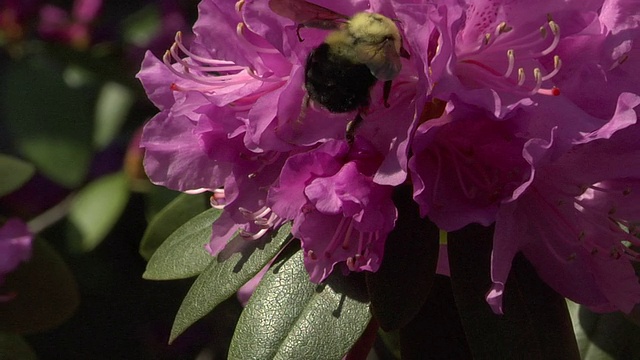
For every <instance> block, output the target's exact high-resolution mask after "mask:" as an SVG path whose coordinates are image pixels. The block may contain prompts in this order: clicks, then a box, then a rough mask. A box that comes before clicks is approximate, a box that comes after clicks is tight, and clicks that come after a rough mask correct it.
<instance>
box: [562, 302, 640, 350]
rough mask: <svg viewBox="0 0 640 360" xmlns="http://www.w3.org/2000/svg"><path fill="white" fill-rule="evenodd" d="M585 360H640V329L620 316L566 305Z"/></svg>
mask: <svg viewBox="0 0 640 360" xmlns="http://www.w3.org/2000/svg"><path fill="white" fill-rule="evenodd" d="M567 305H568V306H569V310H570V312H571V318H572V320H573V329H574V331H575V334H576V339H577V341H578V346H579V348H580V356H581V358H582V359H583V360H614V359H640V343H639V342H638V339H640V328H639V327H638V326H637V325H636V324H634V323H633V322H631V321H630V320H628V319H627V318H626V317H625V315H623V314H622V313H620V312H614V313H608V314H597V313H594V312H592V311H590V310H589V309H587V308H586V307H584V306H581V305H578V304H575V303H572V302H567Z"/></svg>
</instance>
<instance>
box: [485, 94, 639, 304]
mask: <svg viewBox="0 0 640 360" xmlns="http://www.w3.org/2000/svg"><path fill="white" fill-rule="evenodd" d="M638 104H639V102H638V101H636V102H635V103H634V105H635V106H637V105H638ZM638 136H640V126H639V125H637V124H636V125H633V126H630V127H628V128H625V129H623V130H619V131H618V132H616V133H615V134H613V135H612V136H611V138H610V139H608V140H606V139H596V140H592V139H585V141H584V143H581V142H579V141H576V143H577V144H576V145H575V146H574V147H573V148H572V149H571V150H570V151H569V152H567V153H566V154H564V155H563V156H561V157H560V158H557V159H549V158H548V157H546V156H545V155H544V154H543V153H539V154H536V155H534V156H532V157H531V158H530V162H531V164H532V167H534V168H535V171H536V176H535V178H534V179H533V181H532V182H531V184H530V185H529V187H528V188H527V190H526V191H525V192H524V193H522V195H521V196H519V197H518V199H517V200H515V201H513V202H510V203H508V204H505V205H503V206H502V207H501V208H500V211H499V213H498V216H497V220H496V232H495V237H494V249H493V256H492V279H493V282H494V285H493V287H492V289H491V291H490V292H489V293H488V294H487V301H488V302H489V304H490V305H491V306H492V307H493V309H494V311H496V312H501V311H502V308H501V307H502V294H503V291H504V284H505V282H506V278H507V275H508V273H509V269H510V266H511V265H510V264H511V260H512V259H513V256H514V255H515V254H516V252H518V251H522V252H523V253H524V255H525V256H526V257H527V259H529V261H531V262H532V263H533V265H534V266H535V267H536V270H537V272H538V274H539V275H540V276H541V277H542V279H543V280H545V281H546V282H547V283H548V284H549V285H550V286H551V287H553V288H554V289H555V290H556V291H558V292H559V293H560V294H562V295H564V296H566V297H568V298H569V299H571V300H573V301H576V302H578V303H581V304H584V305H587V306H589V307H591V308H592V309H594V310H597V311H614V310H621V311H624V312H627V313H629V312H630V311H631V310H632V309H633V307H634V306H635V305H636V304H638V303H640V284H639V283H638V279H637V277H636V275H635V272H634V269H633V266H632V262H633V261H637V260H638V259H640V256H639V254H638V253H636V252H635V251H634V250H633V249H632V247H637V246H638V245H640V242H639V241H638V238H637V235H638V229H637V227H636V226H637V221H638V219H640V207H639V206H638V204H639V203H640V202H639V201H640V198H639V197H638V196H639V193H640V192H639V190H640V168H639V167H638V159H640V149H639V148H638V142H637V141H638ZM546 147H548V148H551V147H553V144H551V143H548V144H547V145H546Z"/></svg>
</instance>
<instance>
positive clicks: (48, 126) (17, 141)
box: [0, 57, 95, 187]
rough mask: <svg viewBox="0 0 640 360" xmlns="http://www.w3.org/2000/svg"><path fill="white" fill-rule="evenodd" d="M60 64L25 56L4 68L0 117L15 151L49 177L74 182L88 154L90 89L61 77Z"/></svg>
mask: <svg viewBox="0 0 640 360" xmlns="http://www.w3.org/2000/svg"><path fill="white" fill-rule="evenodd" d="M63 74H64V65H63V64H61V63H57V62H54V61H51V60H50V59H46V58H44V57H33V58H26V60H23V61H21V62H17V63H11V65H9V66H8V67H6V68H5V69H3V77H2V82H1V83H0V86H2V89H3V90H2V92H0V118H2V120H3V122H4V125H5V126H6V131H7V132H8V136H9V138H10V139H12V140H13V143H14V145H15V147H16V149H17V150H18V151H19V152H20V154H21V155H22V156H23V157H24V158H26V159H27V160H29V161H30V162H32V163H33V164H34V165H35V166H36V168H37V169H38V170H39V171H40V172H42V173H43V174H44V175H46V176H47V177H49V178H51V179H52V180H54V181H56V182H58V183H60V184H62V185H64V186H67V187H76V186H78V185H79V184H80V183H82V181H83V180H84V178H85V176H86V173H87V171H88V167H89V162H90V160H91V156H92V151H93V149H92V140H91V139H92V136H91V135H92V132H93V130H92V129H93V101H94V99H95V89H94V88H93V87H91V86H89V85H87V83H86V82H84V83H83V84H82V85H79V86H76V83H77V82H76V83H70V82H67V81H65V78H64V77H63Z"/></svg>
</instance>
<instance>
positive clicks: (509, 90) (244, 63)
mask: <svg viewBox="0 0 640 360" xmlns="http://www.w3.org/2000/svg"><path fill="white" fill-rule="evenodd" d="M314 3H315V2H314ZM317 4H318V5H321V6H323V7H327V8H330V9H331V10H333V11H336V12H339V13H341V14H346V15H352V14H355V13H357V12H361V11H367V12H377V13H381V14H383V15H385V16H387V17H389V18H391V19H397V22H398V24H399V28H400V30H401V33H402V37H403V47H404V48H406V50H407V52H408V53H409V54H410V56H409V58H406V59H405V58H403V59H402V71H401V72H400V74H399V75H398V76H397V77H396V78H394V79H393V83H392V86H391V92H390V97H389V99H388V103H389V106H388V107H386V106H385V104H384V101H383V86H382V82H379V83H378V84H376V85H375V86H374V87H373V89H372V91H371V104H370V106H369V107H368V109H367V111H366V113H365V114H364V115H363V118H364V120H363V121H362V124H361V125H360V126H359V127H358V128H357V129H356V131H355V136H354V139H353V141H348V140H347V139H346V137H345V131H346V129H347V126H348V124H349V122H350V121H351V120H353V119H354V117H355V116H356V112H352V113H345V114H335V113H330V112H329V111H327V110H325V109H323V108H322V106H321V105H319V104H313V103H311V104H310V105H309V106H306V105H305V90H304V68H305V62H306V57H307V55H308V54H309V53H310V52H311V51H312V50H313V49H314V48H315V47H317V46H318V45H319V44H320V43H322V42H323V40H324V38H325V37H326V35H327V31H326V30H321V29H313V28H308V27H302V28H300V27H299V26H298V24H296V23H294V22H293V21H292V20H290V19H287V18H284V17H282V16H280V15H277V14H275V13H274V12H273V11H272V10H271V9H270V7H269V1H268V0H241V1H239V2H237V3H235V4H233V3H230V2H214V1H213V0H203V1H202V2H201V3H200V5H199V18H198V20H197V22H196V23H195V25H194V27H193V31H194V34H195V37H194V40H193V41H192V43H190V44H185V43H184V41H183V40H182V35H181V34H177V35H176V38H175V43H174V44H173V45H172V46H171V47H170V49H169V50H168V51H167V53H166V54H165V56H164V57H163V58H162V59H158V58H156V57H154V56H153V55H152V54H151V53H147V56H146V57H145V59H144V62H143V64H142V69H141V71H140V73H139V74H138V78H139V79H140V80H141V81H142V83H143V85H144V87H145V90H146V92H147V94H148V97H149V98H150V99H151V101H153V103H154V104H155V105H156V106H157V107H158V109H159V110H160V112H159V113H158V114H157V115H156V116H155V117H154V118H153V119H151V121H149V122H148V123H147V124H146V126H145V128H144V133H143V138H142V146H143V147H144V148H145V151H146V155H145V169H146V171H147V174H148V175H149V177H150V179H151V180H152V181H153V182H154V183H156V184H159V185H163V186H166V187H169V188H171V189H175V190H179V191H183V192H203V191H210V192H212V193H213V195H212V197H211V201H212V206H214V207H219V208H222V209H224V212H223V214H222V215H221V217H220V218H219V219H218V220H217V221H216V222H215V223H214V224H213V228H212V229H213V231H212V238H211V242H210V243H209V244H208V245H207V249H208V250H209V252H210V253H211V254H212V255H216V254H217V253H218V252H220V251H221V250H222V249H223V248H224V247H225V245H226V244H227V242H228V241H229V240H230V239H231V237H233V236H234V235H235V234H238V233H239V234H240V235H241V236H243V237H244V238H246V239H247V240H246V241H252V240H253V239H258V238H260V237H262V236H263V235H264V234H266V233H267V232H270V231H273V230H274V229H277V228H278V227H280V226H281V225H282V224H284V223H286V222H292V225H293V226H292V234H293V236H294V237H295V238H297V239H299V241H300V243H301V246H302V248H303V250H304V256H305V266H306V268H307V271H308V272H309V274H310V279H311V280H312V281H313V282H322V281H323V280H324V279H326V277H327V276H328V275H329V274H330V273H331V272H332V271H334V270H335V268H336V267H339V268H340V269H342V271H345V272H349V271H365V270H366V271H372V272H375V271H377V270H378V268H379V267H380V264H381V262H382V261H383V258H384V244H385V241H386V239H387V236H388V234H389V233H390V232H391V231H392V230H393V228H394V226H395V223H396V220H397V216H398V212H397V210H396V207H395V205H394V203H393V201H392V193H393V190H394V187H397V186H399V185H402V184H411V185H412V186H413V189H414V191H413V197H414V200H415V201H416V202H417V204H418V205H419V208H420V212H421V216H423V217H425V218H428V219H429V220H430V221H433V222H434V223H435V224H436V225H437V226H438V227H439V228H441V229H442V230H445V231H455V230H458V229H461V228H462V227H464V226H466V225H469V224H473V223H478V224H482V225H485V226H489V225H492V224H495V236H494V245H493V254H492V264H491V267H492V268H491V274H492V281H493V286H492V287H491V288H490V289H487V292H488V294H487V301H488V302H489V304H490V305H491V306H492V308H493V309H494V311H495V312H498V313H499V312H501V311H502V295H503V292H504V290H505V289H504V284H505V283H506V279H507V276H508V274H509V271H510V266H511V262H512V259H513V258H514V256H515V255H516V253H518V252H522V253H523V254H524V255H525V256H526V258H527V259H528V260H529V261H530V262H531V263H532V264H533V265H534V266H535V268H536V269H537V271H538V273H539V275H540V276H541V278H542V279H543V280H544V281H546V282H547V283H548V284H549V285H550V286H551V287H552V288H554V289H555V290H556V291H557V292H559V293H560V294H562V295H564V296H566V297H568V298H570V299H572V300H574V301H576V302H579V303H582V304H585V305H587V306H590V307H591V308H593V309H596V310H601V311H611V310H622V311H625V312H630V311H631V310H632V308H633V306H634V305H635V304H637V303H639V302H640V285H639V284H638V280H637V278H636V276H635V273H634V271H633V267H632V263H633V262H634V261H637V260H638V257H639V255H638V253H637V252H636V250H635V249H636V248H637V246H638V245H640V240H638V238H637V235H638V233H637V232H638V229H637V224H638V221H640V206H639V205H638V204H640V125H638V124H636V122H637V118H638V117H637V113H636V108H637V107H638V106H639V105H640V73H639V72H638V69H640V67H639V66H638V65H640V63H638V62H636V61H638V60H637V59H638V55H639V54H640V53H639V52H638V49H639V46H638V45H637V44H638V42H636V38H637V37H638V34H639V31H640V30H639V28H638V25H639V24H638V20H637V9H636V7H637V6H635V5H634V4H631V3H629V2H624V1H614V0H612V1H598V0H593V1H587V2H585V1H578V0H567V1H551V0H545V1H536V2H531V1H529V2H526V1H497V0H494V1H489V0H485V1H473V0H466V1H446V0H437V1H422V0H414V1H408V0H407V1H402V0H392V1H381V0H372V1H368V2H367V1H357V0H350V1H342V2H339V3H337V2H335V3H334V2H330V1H318V2H317ZM425 221H426V220H425ZM397 241H400V240H397Z"/></svg>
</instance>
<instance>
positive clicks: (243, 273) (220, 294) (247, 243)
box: [169, 224, 291, 342]
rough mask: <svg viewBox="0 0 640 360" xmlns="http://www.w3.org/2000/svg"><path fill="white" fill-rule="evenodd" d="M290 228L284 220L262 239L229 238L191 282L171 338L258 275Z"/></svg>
mask: <svg viewBox="0 0 640 360" xmlns="http://www.w3.org/2000/svg"><path fill="white" fill-rule="evenodd" d="M290 232H291V225H290V224H285V225H282V226H281V227H280V229H278V232H271V233H269V234H267V235H265V236H263V237H262V238H260V239H259V240H245V239H243V238H242V237H241V236H236V237H235V238H234V239H233V240H232V241H231V242H229V244H227V247H226V248H225V249H224V250H223V251H222V252H221V253H220V254H218V256H217V257H216V258H215V260H213V261H211V263H210V264H209V266H208V267H207V268H206V269H205V270H204V271H203V272H202V273H201V274H200V276H198V278H197V279H196V281H195V282H194V283H193V286H191V289H190V290H189V292H188V293H187V296H185V298H184V300H183V301H182V305H180V310H178V314H177V315H176V319H175V321H174V323H173V328H172V329H171V337H170V339H169V341H170V342H172V341H173V340H174V339H175V338H177V337H178V336H179V335H180V334H182V333H183V332H184V331H185V330H186V329H187V328H188V327H189V326H191V325H192V324H193V323H195V322H196V321H198V320H199V319H200V318H202V317H203V316H205V315H207V314H208V313H209V312H210V311H211V310H213V309H214V308H215V307H216V306H218V305H219V304H220V303H221V302H223V301H224V300H226V299H228V298H229V297H230V296H231V295H233V294H235V293H236V291H238V289H239V288H240V287H241V286H242V285H244V284H245V283H247V281H249V280H251V279H252V278H253V277H254V276H256V274H258V272H260V270H262V268H264V267H265V266H266V265H267V264H268V263H269V261H271V260H272V259H273V258H274V257H275V256H276V255H277V254H278V252H279V251H280V249H282V247H283V246H284V244H286V243H287V242H288V241H289V240H291V235H290Z"/></svg>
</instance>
